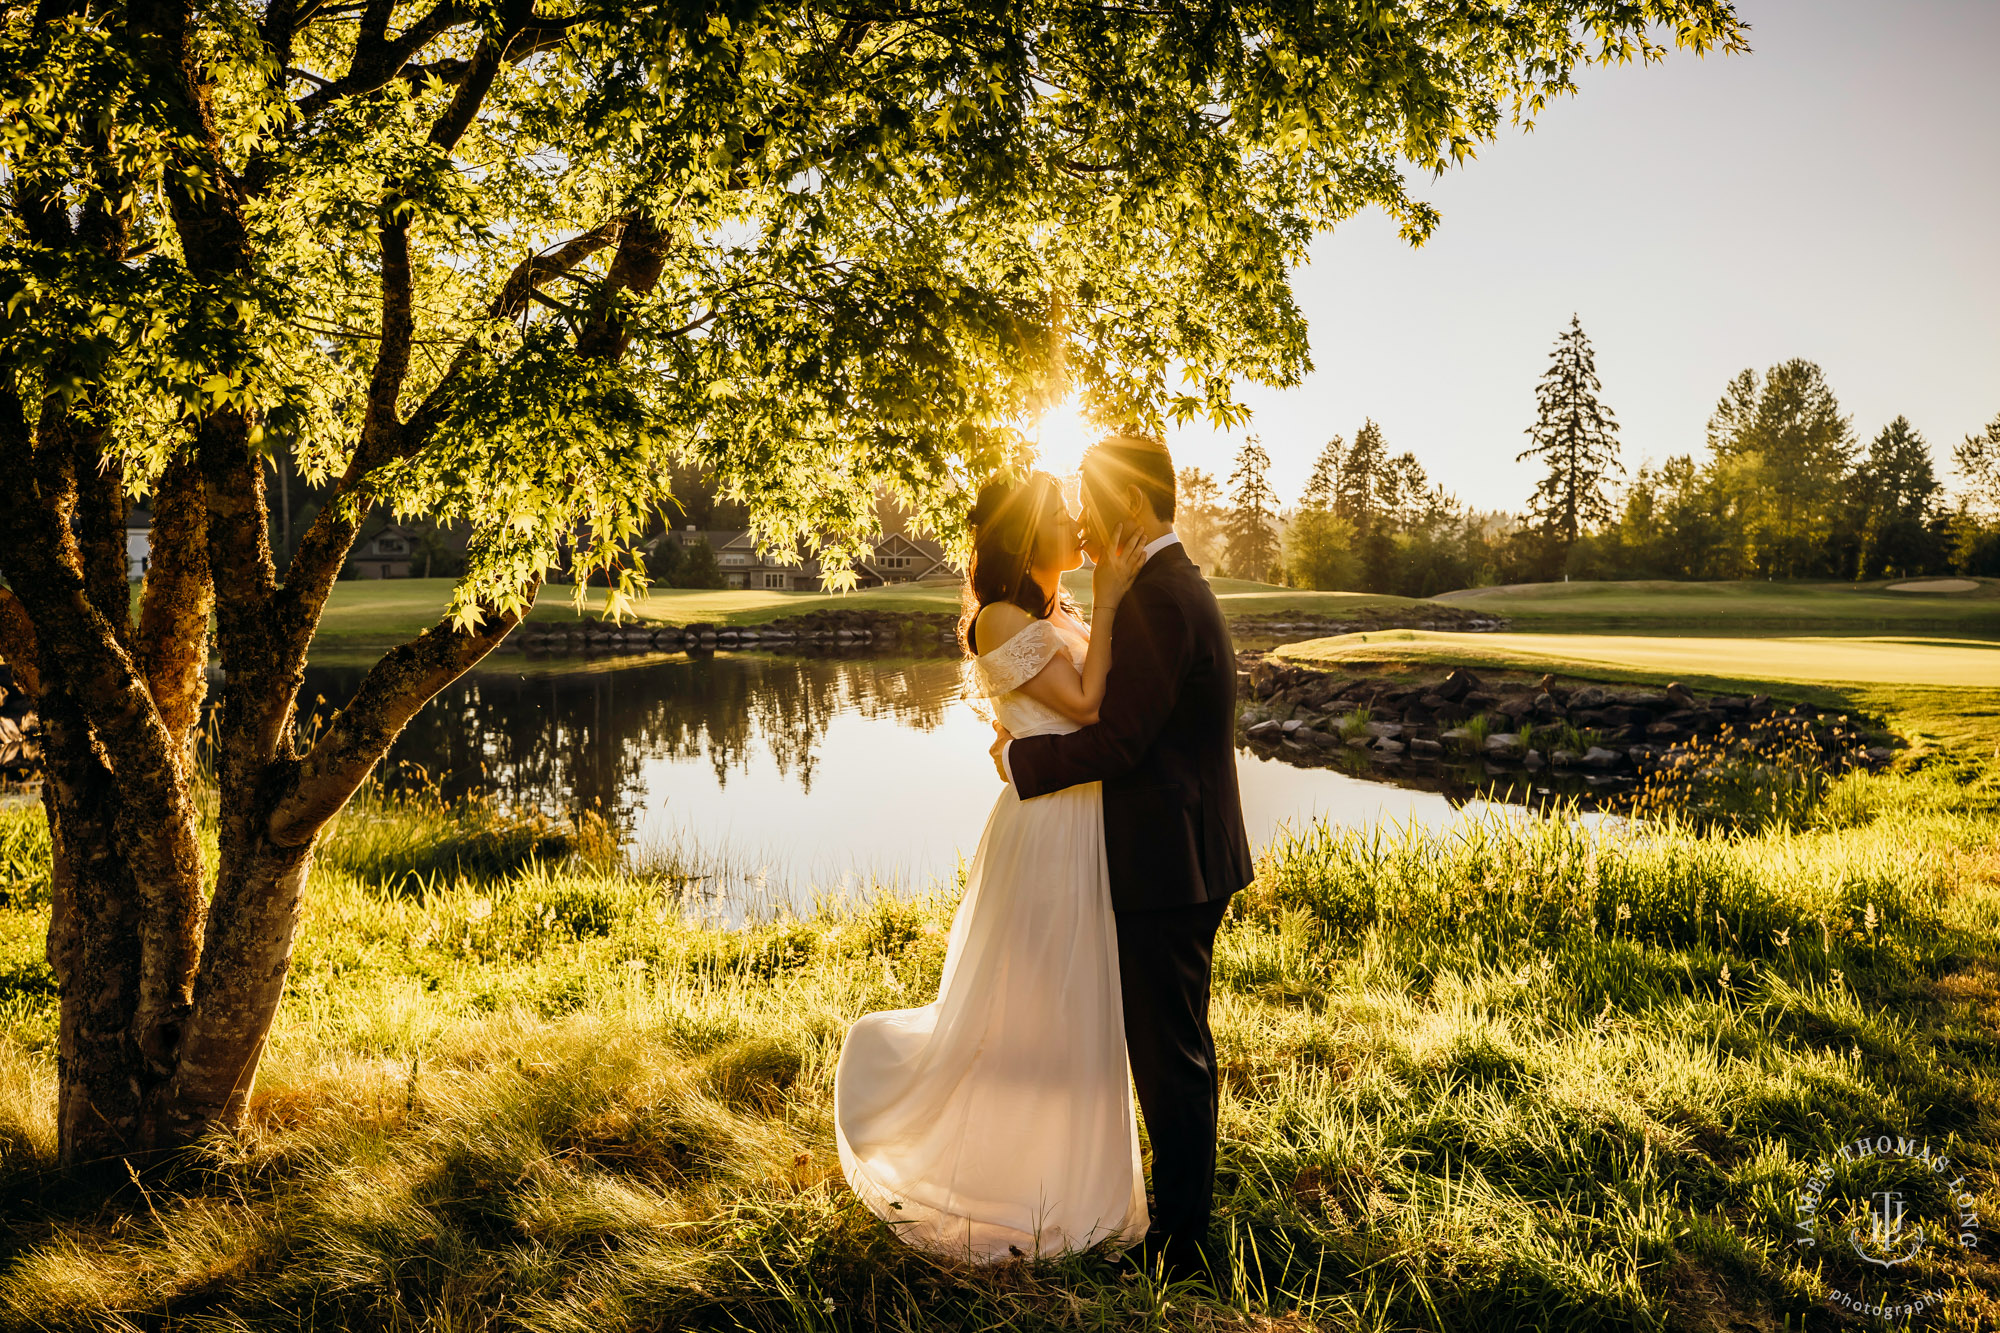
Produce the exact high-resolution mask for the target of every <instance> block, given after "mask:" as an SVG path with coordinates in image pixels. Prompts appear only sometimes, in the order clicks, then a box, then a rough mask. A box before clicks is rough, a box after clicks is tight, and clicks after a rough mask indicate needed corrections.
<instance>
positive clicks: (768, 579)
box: [674, 524, 819, 592]
mask: <svg viewBox="0 0 2000 1333" xmlns="http://www.w3.org/2000/svg"><path fill="white" fill-rule="evenodd" d="M674 539H675V540H676V541H678V542H679V543H680V544H681V545H682V546H683V547H686V546H690V545H693V544H694V543H695V542H707V543H708V547H709V549H710V550H712V551H714V552H715V563H716V564H717V565H719V566H721V567H722V586H723V587H725V588H757V589H760V590H763V589H768V590H770V591H773V592H817V591H818V590H819V562H818V561H817V560H808V559H803V558H801V557H799V556H796V555H795V556H792V557H790V558H787V557H785V556H784V555H782V554H780V553H779V552H777V551H764V552H759V551H758V549H757V542H756V539H755V538H754V537H752V536H751V535H750V534H749V533H748V532H745V531H743V530H742V529H739V528H722V529H715V530H711V531H704V530H702V529H700V528H697V527H695V526H694V525H693V524H689V525H688V526H687V527H686V528H684V529H682V530H681V531H680V532H678V533H676V534H674Z"/></svg>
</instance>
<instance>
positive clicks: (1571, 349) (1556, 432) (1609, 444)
mask: <svg viewBox="0 0 2000 1333" xmlns="http://www.w3.org/2000/svg"><path fill="white" fill-rule="evenodd" d="M1603 387H1604V386H1603V385H1602V384H1601V383H1600V382H1599V380H1598V378H1597V359H1596V356H1595V354H1594V353H1593V352H1592V351H1591V348H1590V339H1589V338H1587V337H1585V336H1584V332H1583V321H1582V320H1581V319H1579V318H1578V317H1577V316H1575V315H1574V314H1572V315H1571V316H1570V320H1569V329H1568V330H1567V331H1566V332H1564V333H1563V334H1562V335H1561V336H1559V337H1558V338H1557V339H1556V346H1555V350H1554V351H1552V352H1550V353H1549V368H1548V369H1547V370H1545V371H1543V372H1542V379H1541V383H1540V384H1538V385H1536V386H1535V406H1536V416H1535V424H1534V425H1532V426H1530V427H1528V430H1527V435H1528V438H1529V439H1530V440H1532V441H1533V443H1532V444H1530V445H1529V446H1528V448H1526V449H1524V450H1522V451H1521V453H1520V454H1519V455H1518V456H1517V457H1516V459H1515V461H1516V462H1525V461H1526V460H1528V459H1530V458H1539V459H1541V460H1542V465H1543V467H1544V469H1545V471H1544V472H1543V475H1542V480H1541V482H1540V484H1538V485H1537V486H1536V487H1535V493H1534V495H1533V496H1532V497H1530V498H1529V500H1528V509H1529V512H1530V513H1532V514H1533V515H1534V516H1535V520H1536V525H1537V526H1538V527H1540V528H1541V529H1542V531H1543V533H1544V534H1545V536H1546V538H1547V540H1548V541H1549V542H1550V543H1551V545H1552V547H1553V548H1554V549H1555V550H1556V551H1558V552H1561V553H1564V554H1566V553H1567V552H1568V550H1569V548H1570V547H1571V546H1573V545H1575V544H1576V539H1577V538H1578V537H1579V536H1581V535H1582V533H1583V531H1584V529H1585V528H1586V527H1594V526H1596V525H1598V524H1602V523H1605V522H1607V521H1608V520H1609V519H1610V518H1611V499H1610V496H1609V495H1608V494H1607V491H1606V485H1607V482H1608V481H1609V478H1610V475H1611V473H1612V472H1614V471H1620V470H1622V469H1620V468H1619V466H1618V441H1617V439H1616V438H1615V437H1616V436H1617V434H1618V422H1617V421H1616V420H1615V419H1614V418H1613V416H1612V413H1611V409H1610V408H1608V407H1606V406H1604V404H1602V403H1600V402H1599V401H1598V400H1597V395H1598V393H1599V392H1600V391H1601V390H1602V389H1603Z"/></svg>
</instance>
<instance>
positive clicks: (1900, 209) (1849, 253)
mask: <svg viewBox="0 0 2000 1333" xmlns="http://www.w3.org/2000/svg"><path fill="white" fill-rule="evenodd" d="M1738 9H1739V12H1740V13H1741V14H1742V15H1743V16H1744V17H1745V18H1746V19H1747V20H1748V21H1749V23H1750V24H1751V27H1752V31H1751V33H1750V44H1751V46H1752V48H1753V50H1752V52H1751V54H1749V55H1745V56H1736V57H1728V58H1724V57H1720V56H1711V57H1709V58H1708V59H1706V60H1697V59H1695V58H1694V57H1692V56H1690V55H1687V54H1685V53H1677V54H1675V55H1674V56H1671V57H1669V58H1668V59H1667V61H1666V62H1665V63H1663V64H1659V65H1653V66H1649V67H1640V66H1630V65H1628V66H1624V67H1620V68H1613V69H1609V70H1591V71H1587V72H1586V73H1584V74H1583V75H1582V76H1581V77H1580V78H1579V80H1578V82H1579V84H1580V87H1581V90H1580V92H1579V93H1578V95H1577V96H1575V97H1573V98H1569V99H1567V100H1565V101H1563V102H1562V103H1560V104H1558V105H1556V106H1554V107H1552V108H1550V109H1549V110H1548V111H1547V112H1545V113H1544V115H1543V117H1542V120H1541V123H1540V125H1539V126H1538V127H1537V128H1536V129H1535V131H1534V132H1533V133H1532V134H1528V135H1523V134H1522V133H1521V132H1520V131H1518V130H1515V129H1507V130H1504V131H1503V132H1502V137H1501V138H1500V140H1499V141H1498V142H1497V143H1494V144H1492V145H1490V146H1489V147H1488V148H1487V149H1486V150H1485V151H1484V152H1483V153H1482V154H1481V156H1480V158H1479V160H1477V161H1475V162H1473V163H1471V164H1470V165H1469V166H1467V167H1466V168H1464V169H1462V170H1459V171H1456V172H1452V173H1449V174H1448V175H1446V176H1445V177H1443V178H1442V179H1440V180H1436V181H1428V180H1414V181H1412V183H1411V190H1410V192H1411V194H1412V196H1413V197H1417V198H1426V199H1429V200H1430V201H1431V202H1433V203H1435V204H1436V205H1437V206H1438V208H1439V209H1440V210H1441V211H1442V213H1443V215H1444V220H1443V223H1442V225H1441V226H1440V227H1439V229H1438V231H1437V233H1436V235H1435V236H1434V238H1433V239H1432V240H1431V242H1430V243H1429V244H1428V245H1426V246H1425V247H1424V248H1422V249H1420V250H1413V249H1411V248H1410V247H1408V246H1407V245H1405V244H1403V243H1402V242H1401V241H1399V240H1397V238H1396V234H1395V228H1394V226H1393V225H1392V224H1391V223H1390V222H1389V221H1388V220H1387V219H1386V218H1384V217H1383V216H1382V215H1381V214H1380V213H1370V214H1367V215H1364V216H1362V217H1360V218H1357V219H1355V220H1354V221H1352V222H1350V223H1348V224H1347V225H1346V226H1344V227H1342V228H1341V229H1340V230H1339V231H1338V232H1337V233H1335V234H1330V235H1327V236H1323V237H1321V238H1320V240H1319V241H1318V242H1317V243H1316V244H1315V246H1314V248H1313V252H1312V262H1311V264H1310V265H1309V266H1307V267H1305V268H1303V269H1301V270H1300V271H1299V272H1298V273H1297V274H1296V275H1295V284H1296V290H1297V292H1298V297H1299V301H1300V304H1301V307H1302V309H1303V310H1304V312H1305V314H1306V316H1307V318H1308V320H1309V321H1310V323H1311V328H1312V351H1313V362H1314V365H1315V366H1316V370H1315V371H1314V373H1313V374H1312V375H1311V377H1310V378H1308V379H1307V380H1306V381H1305V382H1304V383H1303V384H1302V385H1301V386H1299V387H1298V388H1295V389H1290V390H1283V391H1275V390H1269V389H1262V388H1257V387H1250V388H1248V389H1246V391H1245V398H1246V401H1248V402H1249V403H1250V404H1251V406H1252V407H1253V408H1255V410H1256V417H1255V419H1254V421H1253V422H1252V423H1251V425H1250V426H1249V427H1248V428H1247V429H1248V431H1250V432H1254V433H1255V434H1257V435H1258V436H1259V437H1260V438H1261V439H1262V440H1263V443H1264V445H1265V447H1266V448H1267V449H1268V450H1269V451H1270V453H1271V457H1272V463H1273V477H1272V481H1273V483H1274V485H1275V486H1276V488H1277V490H1278V494H1279V497H1280V499H1281V500H1282V501H1283V502H1284V503H1286V504H1288V505H1289V504H1290V503H1291V502H1292V501H1293V500H1294V499H1295V498H1296V497H1297V495H1298V491H1299V488H1300V487H1301V485H1302V484H1303V483H1304V480H1305V476H1306V472H1307V470H1308V468H1309V467H1310V466H1311V462H1312V458H1313V456H1314V455H1315V454H1316V453H1317V452H1318V450H1319V447H1320V445H1321V444H1322V443H1323V442H1324V441H1325V439H1326V437H1327V435H1328V434H1330V433H1332V432H1335V431H1338V432H1339V433H1340V434H1342V435H1344V436H1346V437H1348V438H1350V439H1351V438H1352V437H1353V432H1354V429H1355V427H1357V426H1359V425H1360V424H1361V421H1362V419H1363V418H1364V417H1367V416H1373V417H1374V418H1375V419H1376V420H1377V421H1378V422H1380V423H1381V425H1382V428H1383V431H1384V433H1385V435H1386V436H1387V439H1388V443H1389V446H1390V448H1391V450H1392V451H1400V450H1404V449H1409V450H1413V451H1414V452H1415V453H1416V455H1417V457H1418V458H1419V459H1420V460H1421V461H1422V462H1423V464H1424V466H1425V467H1426V468H1428V469H1429V471H1430V473H1431V476H1432V477H1433V478H1434V479H1440V480H1442V481H1444V482H1445V483H1446V485H1447V486H1448V487H1449V488H1450V489H1451V490H1453V491H1455V492H1456V493H1457V495H1458V496H1459V498H1460V499H1461V500H1463V501H1465V502H1466V503H1468V504H1470V505H1472V506H1474V507H1476V508H1480V509H1519V508H1520V507H1521V506H1522V504H1523V503H1524V501H1525V499H1526V497H1527V495H1528V492H1529V491H1530V489H1531V488H1532V486H1533V468H1532V465H1530V464H1523V463H1516V462H1515V461H1514V456H1515V455H1516V454H1517V453H1519V452H1520V450H1521V448H1522V446H1523V445H1524V444H1525V443H1526V439H1525V437H1524V436H1523V434H1522V431H1523V430H1524V429H1525V428H1526V427H1527V426H1528V425H1529V423H1530V422H1531V421H1532V420H1533V418H1534V388H1535V381H1536V378H1537V377H1538V376H1539V375H1540V374H1541V372H1542V369H1543V368H1544V366H1545V365H1546V364H1547V355H1548V351H1549V349H1550V347H1551V346H1552V345H1553V343H1554V341H1555V338H1556V335H1557V333H1558V332H1559V331H1561V330H1562V329H1563V328H1564V327H1566V326H1567V325H1568V323H1569V317H1570V312H1571V311H1576V312H1577V313H1578V314H1580V315H1581V316H1582V317H1583V327H1584V331H1585V332H1586V333H1587V334H1589V336H1590V339H1591V342H1592V343H1593V345H1594V346H1595V349H1596V352H1597V369H1598V373H1599V375H1600V376H1601V377H1602V379H1603V381H1604V394H1603V399H1604V402H1605V403H1607V404H1608V405H1609V406H1610V407H1611V408H1612V409H1613V411H1614V412H1616V414H1617V417H1618V420H1619V422H1620V424H1621V427H1622V429H1621V432H1620V437H1619V438H1620V440H1621V442H1622V444H1623V449H1624V459H1625V462H1626V466H1627V469H1628V473H1629V471H1630V470H1632V469H1635V468H1636V467H1637V465H1638V464H1639V462H1640V461H1641V460H1643V459H1646V458H1651V459H1653V460H1654V461H1656V462H1657V461H1658V460H1660V459H1662V458H1664V457H1666V456H1668V455H1669V454H1674V453H1682V452H1694V453H1697V454H1699V453H1700V451H1701V450H1702V448H1703V445H1704V440H1703V427H1704V424H1705V423H1706V421H1707V419H1708V414H1709V412H1710V410H1711V408H1712V407H1713V406H1714V404H1715V401H1716V399H1717V398H1718V397H1720V396H1721V393H1722V389H1723V385H1724V383H1725V382H1726V381H1727V380H1728V379H1729V377H1730V376H1732V375H1734V374H1735V373H1736V372H1738V371H1740V370H1742V369H1743V368H1744V367H1745V366H1752V367H1755V368H1756V369H1757V370H1758V371H1759V373H1760V374H1761V373H1762V371H1763V370H1764V369H1765V368H1766V367H1768V366H1770V365H1773V364H1775V363H1777V362H1779V361H1782V360H1786V359H1788V358H1791V357H1805V358H1807V359H1809V360H1812V361H1816V362H1818V363H1819V364H1820V365H1821V366H1822V367H1823V368H1824V369H1825V371H1826V373H1827V377H1828V379H1829V381H1830V382H1831V384H1832V385H1833V388H1834V391H1835V393H1836V394H1837V395H1838V396H1839V398H1840V403H1841V407H1842V409H1843V410H1844V411H1846V412H1848V413H1851V414H1852V417H1853V422H1854V429H1855V433H1856V434H1857V435H1858V436H1859V437H1860V438H1861V439H1862V440H1866V439H1868V438H1869V437H1871V436H1873V435H1874V434H1875V433H1876V432H1877V431H1878V430H1880V429H1881V427H1882V426H1883V425H1884V424H1886V423H1887V422H1888V421H1889V420H1890V419H1892V418H1893V417H1895V416H1896V415H1897V414H1898V413H1901V414H1903V415H1906V416H1908V417H1909V418H1910V421H1911V422H1912V423H1913V424H1914V425H1915V426H1916V427H1917V429H1918V430H1919V431H1920V432H1922V433H1923V435H1924V437H1925V438H1926V439H1927V440H1928V441H1929V442H1930V445H1931V449H1932V453H1933V455H1934V456H1935V457H1936V458H1937V460H1938V464H1939V467H1940V470H1941V471H1943V470H1946V469H1948V467H1949V463H1950V450H1951V445H1952V444H1953V443H1955V442H1956V441H1958V440H1959V439H1960V438H1962V437H1963V436H1964V435H1966V434H1968V433H1971V432H1973V431H1976V430H1978V429H1979V428H1981V427H1982V426H1983V425H1984V424H1985V423H1986V422H1988V421H1990V420H1992V419H1993V417H1994V416H1995V415H1996V414H2000V254H1996V249H2000V138H1996V131H2000V77H1996V75H1995V74H1994V61H1995V56H1996V54H2000V0H1742V2H1741V3H1740V4H1739V6H1738ZM1240 442H1241V435H1240V434H1239V435H1236V436H1225V435H1220V434H1217V433H1215V432H1213V431H1211V430H1209V429H1207V428H1206V427H1195V428H1191V429H1181V430H1176V431H1174V432H1172V434H1171V435H1170V437H1169V443H1170V444H1171V445H1172V447H1173V449H1174V452H1175V456H1176V461H1177V462H1179V463H1180V464H1181V465H1183V466H1186V465H1190V464H1191V465H1194V466H1197V467H1202V468H1205V469H1208V470H1210V471H1212V472H1213V473H1215V475H1216V477H1217V479H1218V480H1221V479H1223V478H1225V477H1226V476H1227V474H1228V471H1229V466H1230V458H1231V455H1232V454H1233V453H1234V451H1235V448H1236V445H1237V444H1239V443H1240Z"/></svg>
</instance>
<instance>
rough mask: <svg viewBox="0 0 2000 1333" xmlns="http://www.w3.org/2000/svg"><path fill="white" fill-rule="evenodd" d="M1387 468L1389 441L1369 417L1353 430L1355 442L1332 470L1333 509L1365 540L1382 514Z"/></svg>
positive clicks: (1336, 437)
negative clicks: (1384, 440) (1386, 440)
mask: <svg viewBox="0 0 2000 1333" xmlns="http://www.w3.org/2000/svg"><path fill="white" fill-rule="evenodd" d="M1334 438H1335V439H1336V440H1338V439H1339V437H1338V436H1335V437H1334ZM1388 470H1389V448H1388V445H1387V444H1385V443H1384V442H1383V439H1382V428H1381V427H1380V426H1378V425H1376V424H1375V419H1374V418H1373V417H1370V418H1368V419H1367V420H1366V421H1364V422H1362V423H1361V429H1360V430H1358V431H1356V432H1354V443H1353V445H1352V446H1350V447H1349V449H1348V450H1347V453H1346V455H1345V456H1344V457H1342V458H1341V460H1340V463H1339V466H1338V468H1337V469H1335V470H1334V473H1333V496H1334V500H1333V511H1334V512H1335V513H1336V514H1339V515H1340V516H1341V517H1342V518H1344V519H1346V520H1347V521H1348V522H1349V523H1351V524H1353V525H1354V531H1355V532H1356V533H1357V534H1358V535H1359V536H1361V537H1362V538H1363V539H1364V540H1365V539H1366V538H1367V537H1368V536H1369V535H1371V534H1373V532H1374V531H1375V528H1376V526H1377V522H1378V520H1379V518H1380V516H1381V513H1382V507H1383V506H1382V490H1383V488H1384V486H1385V483H1386V482H1387V477H1388Z"/></svg>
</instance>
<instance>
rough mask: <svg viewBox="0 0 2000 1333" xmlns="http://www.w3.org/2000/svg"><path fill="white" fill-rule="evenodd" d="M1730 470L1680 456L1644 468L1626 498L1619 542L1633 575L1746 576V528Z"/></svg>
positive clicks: (1702, 577) (1648, 576) (1622, 555)
mask: <svg viewBox="0 0 2000 1333" xmlns="http://www.w3.org/2000/svg"><path fill="white" fill-rule="evenodd" d="M1727 475H1728V474H1727V470H1726V469H1722V468H1718V467H1715V466H1708V467H1703V466H1701V465H1699V464H1697V463H1696V462H1695V461H1694V458H1693V456H1692V455H1690V454H1677V455H1675V456H1674V457H1672V458H1669V459H1667V461H1666V462H1664V463H1662V464H1660V466H1659V467H1658V468H1650V467H1641V468H1640V469H1639V472H1638V475H1637V476H1635V477H1634V478H1633V479H1632V484H1631V486H1630V487H1629V488H1628V489H1627V490H1626V493H1625V509H1624V512H1623V513H1622V514H1621V515H1620V516H1619V521H1618V527H1617V533H1616V536H1617V540H1618V545H1619V548H1620V552H1621V557H1620V558H1621V559H1622V560H1623V561H1624V562H1625V572H1626V573H1627V575H1628V576H1637V577H1640V578H1665V579H1733V578H1738V577H1740V576H1741V575H1742V573H1743V558H1744V551H1743V527H1742V523H1741V521H1740V518H1739V515H1738V512H1737V506H1736V505H1735V503H1734V502H1733V501H1732V499H1731V495H1730V486H1729V485H1728V482H1727V480H1726V478H1727Z"/></svg>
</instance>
